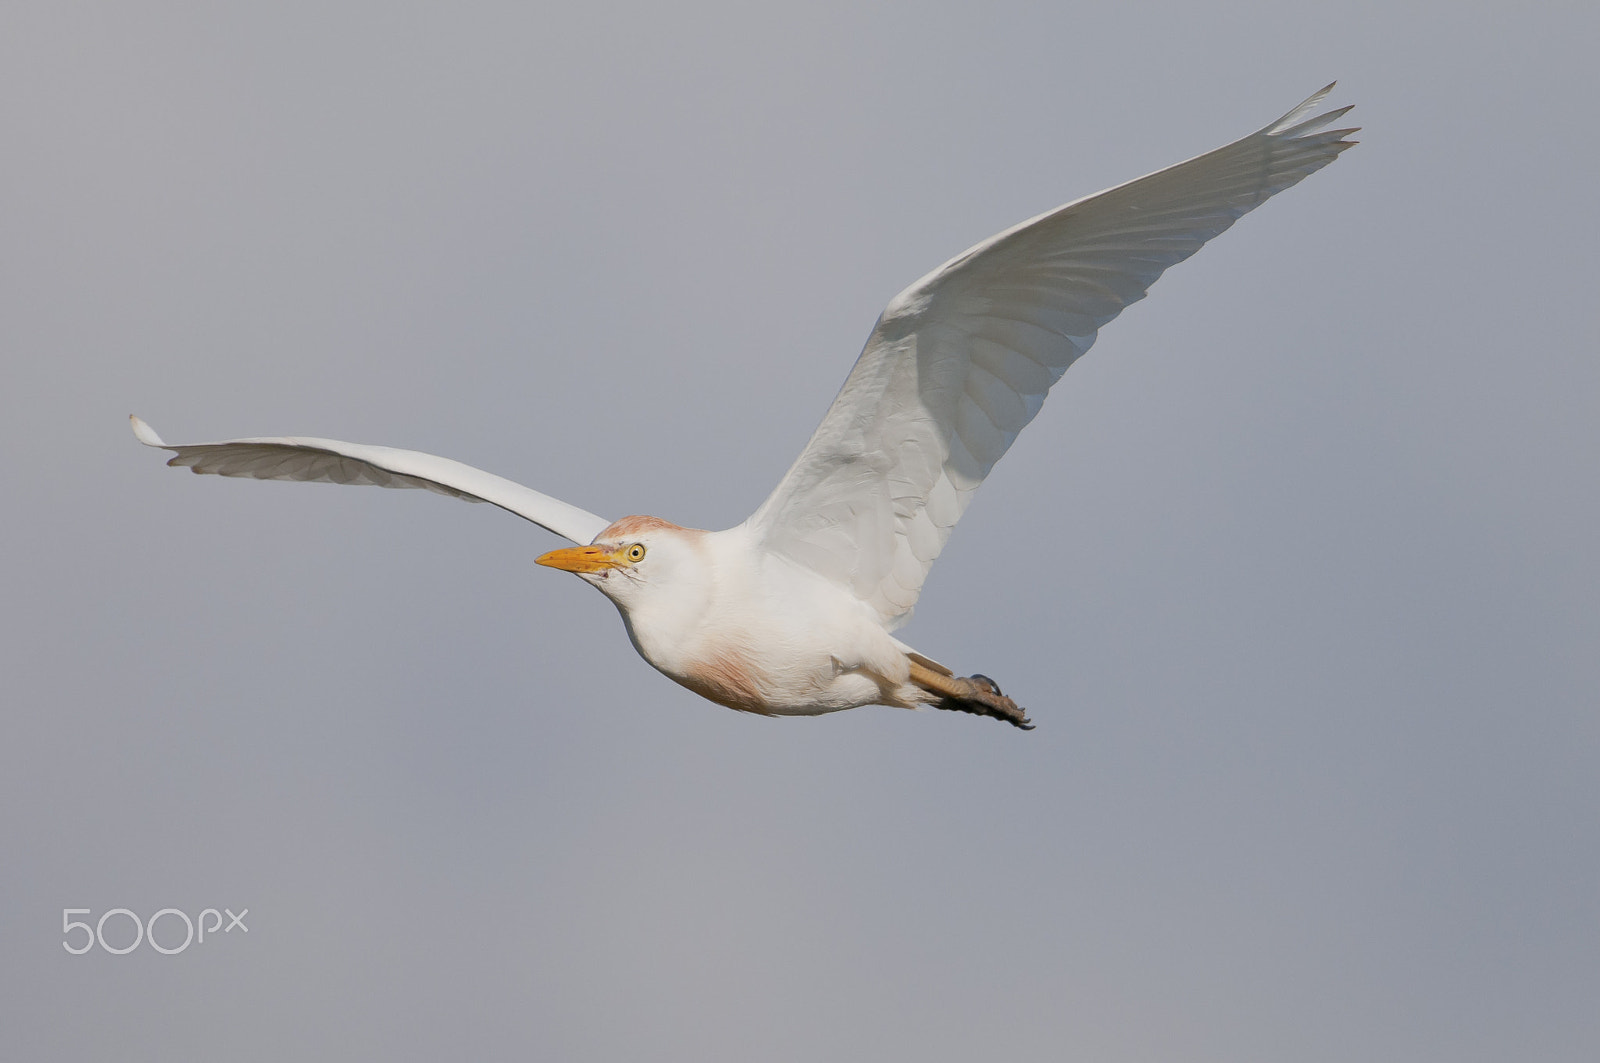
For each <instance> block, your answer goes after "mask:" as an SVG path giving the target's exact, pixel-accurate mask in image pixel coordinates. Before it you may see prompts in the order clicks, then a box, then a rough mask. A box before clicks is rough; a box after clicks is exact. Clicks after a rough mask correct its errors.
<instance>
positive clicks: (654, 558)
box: [535, 517, 706, 610]
mask: <svg viewBox="0 0 1600 1063" xmlns="http://www.w3.org/2000/svg"><path fill="white" fill-rule="evenodd" d="M704 534H705V533H704V532H702V531H699V530H697V529H693V528H681V527H679V526H678V525H676V524H673V523H672V522H670V521H665V520H662V519H661V518H660V517H623V518H622V519H621V520H619V521H616V522H615V523H613V524H612V525H611V526H610V527H608V528H607V529H606V530H605V531H603V532H601V533H600V534H599V535H597V536H595V540H594V542H592V543H591V544H589V545H588V546H569V547H567V548H565V549H563V550H552V551H550V552H549V553H548V554H543V555H541V556H540V557H538V558H536V559H535V560H536V561H537V562H538V563H539V564H541V565H547V566H549V567H550V568H559V569H564V570H565V571H567V572H572V573H575V574H576V575H577V576H578V578H579V579H581V580H584V581H585V582H587V583H590V584H592V585H594V586H595V587H597V588H599V590H600V591H601V593H603V594H604V595H605V596H606V597H607V598H610V599H611V600H612V601H614V602H616V603H617V605H618V606H620V607H622V608H623V609H624V610H626V609H629V608H631V607H632V606H634V605H637V604H638V603H639V601H640V599H641V598H642V597H644V596H645V595H648V594H651V593H659V592H660V591H661V590H662V589H665V588H667V587H674V588H679V587H682V586H683V585H684V584H685V583H697V582H701V581H700V580H699V578H698V577H699V576H700V574H702V573H703V571H704V569H705V564H706V563H705V559H704V558H703V556H702V555H701V550H700V544H699V543H698V542H697V539H698V538H699V537H700V536H702V535H704Z"/></svg>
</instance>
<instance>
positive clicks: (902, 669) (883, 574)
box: [132, 85, 1355, 729]
mask: <svg viewBox="0 0 1600 1063" xmlns="http://www.w3.org/2000/svg"><path fill="white" fill-rule="evenodd" d="M1332 88H1333V86H1332V85H1329V86H1328V87H1327V88H1326V89H1323V90H1322V91H1321V92H1319V93H1317V94H1316V95H1314V96H1312V97H1311V98H1310V99H1308V100H1306V101H1305V102H1304V103H1302V104H1301V105H1300V106H1298V107H1296V108H1295V109H1294V110H1292V111H1290V112H1289V113H1288V114H1286V115H1284V116H1283V117H1282V118H1280V119H1278V120H1277V121H1276V122H1273V123H1272V124H1271V125H1269V126H1267V127H1266V128H1264V129H1262V130H1260V131H1258V132H1255V133H1252V134H1250V135H1249V136H1247V137H1244V138H1243V139H1241V140H1236V141H1234V142H1233V143H1232V144H1228V145H1227V146H1225V147H1221V148H1218V149H1217V150H1215V151H1212V152H1208V153H1207V154H1205V155H1200V156H1198V157H1196V158H1193V159H1190V160H1189V161H1188V162H1183V163H1179V164H1178V165H1176V166H1171V167H1168V168H1167V169H1165V170H1160V171H1158V172H1156V173H1153V174H1150V175H1149V176H1148V177H1141V178H1139V179H1138V180H1136V181H1130V182H1128V183H1127V184H1123V185H1118V186H1117V187H1115V188H1112V189H1109V190H1108V191H1105V192H1101V193H1099V194H1097V195H1093V196H1088V197H1086V198H1083V199H1079V200H1076V201H1074V202H1072V203H1068V204H1066V205H1065V206H1062V207H1058V208H1056V209H1055V210H1052V211H1050V212H1048V213H1046V214H1041V215H1039V216H1038V217H1036V218H1033V219H1031V220H1029V221H1025V222H1023V223H1022V224H1020V225H1018V226H1015V227H1014V228H1011V229H1007V230H1006V231H1005V232H1003V233H1000V234H999V235H998V236H994V237H991V238H990V239H988V240H985V241H984V242H983V243H981V244H978V245H977V246H976V247H974V248H972V249H971V250H969V251H966V252H964V253H963V254H960V255H957V256H956V257H955V258H953V259H951V260H950V261H949V262H946V263H945V264H944V265H942V266H940V267H939V268H938V269H936V270H934V271H933V272H932V273H929V274H928V275H927V276H925V277H923V278H922V279H921V280H919V281H917V282H916V283H915V284H913V285H912V286H911V287H909V288H907V289H906V290H905V291H903V292H901V293H900V294H899V295H897V296H895V298H894V299H893V300H891V301H890V303H889V306H888V308H887V309H885V310H884V312H883V315H882V316H881V317H880V318H879V319H878V322H877V325H876V326H875V327H874V328H873V330H872V334H871V336H869V337H868V339H867V345H866V349H865V350H863V351H862V353H861V357H860V358H859V359H858V360H857V362H856V364H855V368H854V369H852V370H851V372H850V375H849V377H848V378H847V379H846V380H845V382H844V387H843V389H842V390H841V391H840V392H839V396H838V398H836V399H835V400H834V402H833V405H832V406H831V407H829V409H828V412H827V415H826V416H824V417H823V419H822V424H821V426H819V427H818V428H817V430H816V433H815V434H814V435H813V436H812V437H811V440H810V442H808V443H807V444H806V446H805V449H804V450H802V451H801V452H800V457H799V458H798V459H796V461H795V463H794V465H793V466H792V467H791V468H790V469H789V471H788V473H787V474H785V475H784V477H783V479H782V480H781V481H779V483H778V486H777V488H776V489H775V490H774V491H773V492H772V494H771V496H770V497H768V498H767V500H766V501H765V502H764V503H762V505H761V508H760V509H758V510H756V512H755V514H754V515H752V516H751V517H750V518H749V519H748V520H746V521H745V522H744V523H743V524H740V525H738V526H737V527H734V528H729V529H728V530H726V531H701V530H697V529H693V528H684V527H680V526H678V525H676V524H673V523H670V522H668V521H665V520H661V519H660V518H657V517H642V516H634V517H623V518H622V519H621V520H618V521H608V520H605V519H602V518H600V517H597V516H595V515H594V514H593V513H589V512H587V511H585V510H582V509H579V508H577V507H576V506H571V505H568V504H567V503H565V502H561V501H558V500H556V499H554V498H551V497H549V496H548V495H544V494H540V493H539V492H538V491H534V490H532V489H530V488H527V487H523V486H521V485H520V484H516V483H512V482H511V481H510V480H505V479H502V478H500V477H498V476H494V475H491V474H489V473H486V472H482V471H480V470H478V469H474V468H472V467H470V466H467V465H463V464H461V463H460V462H455V461H451V460H449V459H448V458H439V457H434V456H433V455H430V454H421V453H418V452H416V451H410V450H394V449H392V448H389V447H376V446H366V445H362V444H357V443H341V442H338V441H337V440H332V439H313V438H306V437H299V436H287V437H268V438H259V439H231V440H227V441H224V442H220V443H186V444H171V443H165V442H162V440H161V437H160V436H158V435H156V433H155V432H154V430H152V429H151V428H150V426H149V425H147V424H145V423H144V422H143V421H141V420H139V419H138V418H137V417H134V418H132V423H133V431H134V434H135V435H136V436H137V437H138V438H139V441H140V442H142V443H145V444H147V445H149V446H152V447H164V448H165V449H167V450H171V451H174V452H176V456H175V457H173V458H171V459H170V460H169V461H168V462H167V464H168V465H179V466H184V465H186V466H188V467H189V468H190V469H192V470H193V471H195V472H197V473H216V474H218V475H221V476H249V477H254V478H256V479H261V480H311V481H321V482H331V483H341V484H376V485H378V486H380V487H421V488H426V489H427V490H430V491H437V492H439V493H440V494H445V495H450V496H452V497H454V498H461V499H465V500H467V501H469V502H491V503H493V504H494V505H497V506H500V507H501V508H502V509H506V510H509V511H510V512H512V513H515V514H516V515H517V516H519V517H524V518H526V519H528V520H530V521H532V522H533V523H535V524H537V525H539V526H541V527H543V528H546V529H548V530H550V531H552V532H555V533H556V534H557V535H561V536H565V537H566V538H568V539H570V540H572V541H573V542H575V543H578V544H580V545H577V546H572V547H568V548H566V549H561V550H552V551H551V552H549V553H547V554H544V555H543V556H541V557H539V558H538V563H539V564H541V565H547V566H549V567H551V568H557V569H564V570H566V571H568V572H572V573H575V574H576V575H577V576H578V577H579V578H580V579H582V580H584V581H586V582H588V583H589V584H591V585H593V586H594V587H596V588H598V589H599V590H600V592H601V593H603V594H604V595H605V596H606V597H608V598H610V599H611V601H612V602H613V603H614V604H615V605H616V607H617V609H618V611H619V612H620V613H621V614H622V621H623V624H624V625H625V626H626V627H627V631H628V638H629V639H630V640H631V641H632V642H633V645H634V648H635V649H637V650H638V651H639V653H640V655H641V656H643V657H644V659H645V660H646V661H649V662H650V664H652V665H653V666H655V668H657V669H658V670H660V671H661V672H662V673H663V674H665V675H666V676H667V677H668V678H670V679H673V680H675V681H676V682H678V683H680V684H682V685H683V686H685V687H687V688H689V689H690V690H692V691H694V692H695V693H696V694H699V695H701V696H703V697H706V698H709V699H710V700H712V701H715V702H718V703H720V704H722V705H726V706H728V707H729V708H733V709H738V710H740V711H743V712H752V713H761V714H764V715H769V716H812V715H819V714H821V713H827V712H834V711H837V710H839V709H848V708H853V707H855V706H858V705H890V706H900V707H906V708H912V707H917V706H921V705H933V706H935V707H937V708H941V709H953V710H958V711H961V712H970V713H975V714H978V715H982V716H993V717H996V718H998V719H1001V720H1005V721H1008V722H1010V723H1012V724H1014V725H1015V726H1017V727H1021V728H1024V729H1028V728H1031V727H1032V726H1033V725H1032V723H1031V722H1030V721H1029V719H1028V716H1027V713H1026V712H1025V711H1024V710H1023V709H1021V708H1019V707H1018V706H1017V704H1016V702H1014V701H1012V700H1011V699H1010V698H1008V697H1006V696H1004V695H1003V694H1001V692H1000V688H999V687H998V686H997V685H996V684H995V683H994V682H993V681H992V680H990V679H988V678H986V677H984V676H981V675H973V676H957V675H956V674H955V673H954V672H952V671H951V670H950V669H949V668H946V667H944V666H943V665H941V664H937V663H935V662H934V661H932V660H930V659H929V658H927V657H924V656H923V655H922V654H920V653H918V652H916V651H915V650H913V649H912V648H911V647H910V646H908V645H906V644H905V643H903V642H901V641H899V640H898V639H896V638H895V637H893V635H892V634H891V632H893V631H894V630H895V629H896V628H898V627H899V626H900V625H901V624H902V623H904V622H905V621H906V620H907V619H909V618H910V616H911V609H912V606H913V605H915V604H916V601H917V595H918V593H919V592H920V591H921V589H922V581H923V580H924V579H925V578H926V577H927V574H928V569H929V567H930V566H931V565H932V564H933V561H934V558H936V557H938V556H939V551H940V550H941V549H942V548H943V547H944V544H945V540H946V539H948V538H949V536H950V531H951V529H952V528H954V527H955V524H956V521H957V520H959V519H960V518H961V514H962V512H963V511H964V510H965V509H966V508H967V503H968V502H970V501H971V500H972V495H973V492H974V491H976V490H977V489H978V485H979V484H981V483H982V482H983V478H984V477H985V476H986V475H988V473H989V470H990V469H991V468H993V467H994V463H995V462H997V461H999V460H1000V456H1001V455H1002V454H1004V453H1005V452H1006V449H1007V448H1008V447H1010V446H1011V442H1012V440H1014V439H1015V438H1016V437H1017V433H1018V432H1020V431H1021V430H1022V428H1023V426H1025V425H1026V424H1027V423H1028V422H1029V421H1031V420H1032V419H1033V417H1034V415H1035V414H1037V413H1038V412H1039V407H1040V406H1041V405H1042V404H1043V403H1044V397H1045V393H1046V392H1048V391H1049V390H1050V386H1051V385H1052V384H1054V383H1055V382H1056V381H1057V380H1058V379H1060V377H1061V375H1062V374H1063V373H1064V372H1066V370H1067V367H1068V366H1070V365H1071V364H1072V363H1073V362H1074V361H1076V360H1077V359H1078V358H1079V357H1080V356H1081V355H1082V354H1083V353H1084V352H1085V351H1087V350H1088V349H1089V345H1090V344H1092V343H1093V342H1094V340H1095V336H1096V334H1097V333H1098V331H1099V329H1100V327H1101V326H1103V325H1104V324H1105V323H1106V322H1108V321H1110V320H1111V319H1112V318H1114V317H1116V316H1117V314H1119V313H1121V311H1122V308H1123V307H1125V306H1127V305H1128V304H1129V303H1132V302H1134V301H1136V300H1138V299H1142V298H1144V295H1145V290H1146V289H1147V288H1149V287H1150V285H1151V284H1152V283H1153V282H1154V281H1155V279H1156V278H1157V277H1159V276H1161V273H1162V271H1163V270H1165V269H1166V268H1167V267H1169V266H1171V265H1173V264H1174V263H1177V262H1181V261H1183V260H1184V259H1186V258H1188V257H1189V256H1190V255H1192V254H1194V253H1195V252H1196V251H1198V250H1199V249H1200V247H1201V245H1203V244H1204V243H1205V242H1206V241H1207V240H1210V239H1211V238H1212V237H1214V236H1216V235H1217V234H1218V233H1220V232H1222V231H1223V230H1224V229H1226V228H1228V226H1230V225H1232V224H1233V223H1234V221H1235V220H1236V219H1238V218H1239V217H1240V216H1241V215H1243V214H1245V213H1247V212H1249V211H1251V210H1254V209H1255V208H1256V207H1257V206H1259V205H1260V204H1261V203H1262V202H1264V201H1265V200H1266V199H1267V198H1268V197H1269V196H1272V195H1273V194H1275V193H1277V192H1281V191H1282V190H1283V189H1285V188H1288V187H1289V186H1290V185H1292V184H1294V183H1295V182H1297V181H1299V180H1300V179H1301V178H1303V177H1305V176H1306V175H1307V174H1309V173H1311V172H1312V171H1314V170H1318V169H1320V168H1322V167H1323V166H1326V165H1327V164H1328V163H1330V162H1332V161H1333V160H1334V159H1335V158H1336V157H1337V156H1338V154H1339V153H1340V152H1341V151H1343V150H1344V149H1346V148H1348V147H1350V146H1351V145H1352V144H1354V143H1355V142H1354V141H1351V140H1347V139H1345V138H1346V137H1347V136H1348V135H1349V134H1351V133H1353V132H1355V129H1331V130H1330V129H1327V128H1326V127H1327V126H1328V125H1330V124H1332V123H1333V122H1334V120H1335V119H1337V118H1339V117H1340V116H1341V115H1343V114H1344V113H1345V112H1346V111H1348V110H1349V109H1350V108H1348V107H1341V108H1339V109H1337V110H1331V111H1327V112H1325V113H1323V114H1319V115H1315V116H1311V117H1308V116H1310V115H1311V112H1312V111H1314V110H1315V109H1316V108H1317V107H1318V105H1319V104H1321V102H1322V100H1323V99H1324V97H1326V96H1327V94H1328V92H1329V91H1330V90H1331V89H1332Z"/></svg>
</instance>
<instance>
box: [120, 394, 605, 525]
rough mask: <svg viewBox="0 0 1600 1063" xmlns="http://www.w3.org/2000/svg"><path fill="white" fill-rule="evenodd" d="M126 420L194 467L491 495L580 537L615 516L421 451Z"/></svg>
mask: <svg viewBox="0 0 1600 1063" xmlns="http://www.w3.org/2000/svg"><path fill="white" fill-rule="evenodd" d="M128 421H129V423H130V424H131V425H132V426H133V434H134V436H135V437H137V438H138V440H139V442H141V443H143V444H144V445H145V446H147V447H158V448H160V449H163V450H170V451H172V452H173V454H174V456H173V457H172V458H170V459H168V461H167V464H168V465H172V466H179V467H187V468H189V469H190V470H191V471H193V472H196V473H212V474H215V475H217V476H247V477H251V478H253V479H257V480H301V481H305V482H310V483H338V484H370V485H373V486H377V487H405V488H421V489H423V490H427V491H433V492H436V493H438V494H441V495H449V496H450V497H451V498H459V499H462V500H463V501H466V502H488V503H489V504H491V505H495V506H499V507H500V508H501V509H503V510H506V511H507V512H508V513H515V514H516V515H517V516H519V517H521V518H523V519H524V520H528V521H532V522H533V523H534V524H537V525H539V526H540V527H541V528H545V529H548V530H549V531H552V532H555V533H556V534H557V535H560V536H563V537H565V538H568V539H571V540H572V541H573V542H575V543H580V544H587V543H589V542H592V541H593V540H594V537H595V536H597V535H599V534H600V532H601V531H603V530H604V529H605V528H606V527H607V526H608V525H609V524H610V523H611V522H610V521H607V520H605V519H604V518H601V517H597V516H595V515H594V514H593V513H590V512H588V511H587V510H583V509H579V508H578V507H577V506H573V505H569V504H567V503H566V502H563V501H561V500H560V499H557V498H551V497H550V496H549V495H546V494H541V493H540V492H538V491H535V490H533V489H532V488H531V487H524V486H522V485H521V484H519V483H516V482H514V481H512V480H507V479H505V478H504V477H502V476H496V475H494V474H493V473H487V472H484V471H483V470H482V469H475V468H473V467H472V466H471V465H465V464H463V463H461V462H459V461H452V460H451V459H449V458H441V457H438V456H436V455H433V454H424V453H422V452H421V451H416V450H398V449H395V448H394V447H376V446H368V445H366V444H362V443H345V442H342V441H340V440H337V439H316V438H312V437H309V436H266V437H261V438H250V439H227V440H222V441H220V442H216V443H167V442H164V441H163V440H162V438H161V437H160V436H159V435H157V434H156V432H155V429H153V428H151V427H150V426H149V425H148V424H146V423H145V422H144V421H142V420H140V419H139V418H138V417H136V416H131V415H130V416H129V418H128Z"/></svg>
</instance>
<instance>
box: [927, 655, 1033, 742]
mask: <svg viewBox="0 0 1600 1063" xmlns="http://www.w3.org/2000/svg"><path fill="white" fill-rule="evenodd" d="M918 656H921V655H920V654H919V655H918ZM924 660H926V658H924ZM930 665H933V662H932V661H927V663H923V661H919V660H916V659H915V658H913V659H912V661H911V682H912V683H913V684H914V685H915V686H918V687H921V688H922V689H923V690H926V691H927V692H928V693H930V694H937V695H939V700H938V701H935V702H933V707H934V708H936V709H949V710H951V711H953V712H970V713H972V714H974V715H976V716H993V717H994V718H995V719H997V720H1004V721H1006V722H1007V723H1009V724H1011V725H1012V726H1013V727H1020V728H1022V729H1023V730H1024V731H1031V730H1033V722H1032V721H1031V720H1029V719H1028V712H1027V710H1026V709H1024V708H1022V707H1021V706H1019V705H1018V704H1017V703H1016V702H1014V701H1012V700H1011V699H1010V698H1008V697H1006V696H1005V695H1004V694H1002V693H1000V687H999V685H998V684H997V683H996V682H995V681H994V680H993V679H990V678H989V677H988V676H986V675H971V676H959V675H954V674H952V673H950V672H948V671H945V670H943V669H942V668H940V667H939V666H937V665H933V667H930Z"/></svg>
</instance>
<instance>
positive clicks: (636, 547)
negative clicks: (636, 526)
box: [626, 543, 644, 564]
mask: <svg viewBox="0 0 1600 1063" xmlns="http://www.w3.org/2000/svg"><path fill="white" fill-rule="evenodd" d="M626 556H627V558H628V560H629V561H632V562H633V563H634V564H638V563H639V562H640V561H643V560H644V546H643V545H642V544H640V543H634V544H633V545H632V546H630V547H628V553H627V555H626Z"/></svg>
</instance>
